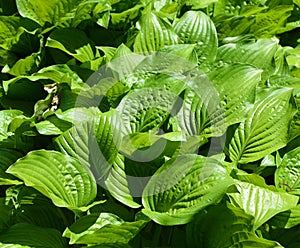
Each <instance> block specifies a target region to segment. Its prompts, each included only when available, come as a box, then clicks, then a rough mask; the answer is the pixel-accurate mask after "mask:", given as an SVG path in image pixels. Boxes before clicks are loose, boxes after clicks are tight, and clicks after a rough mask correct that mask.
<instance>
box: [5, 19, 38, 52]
mask: <svg viewBox="0 0 300 248" xmlns="http://www.w3.org/2000/svg"><path fill="white" fill-rule="evenodd" d="M37 27H38V25H37V24H36V23H34V22H32V21H30V20H28V19H26V18H21V17H18V16H0V47H2V48H4V49H5V50H11V51H12V52H18V53H21V54H24V52H25V53H26V52H27V53H31V52H33V50H32V49H36V47H31V46H27V47H26V45H29V44H30V42H31V41H32V38H33V37H32V35H31V34H32V32H31V31H34V30H35V29H36V28H37ZM35 40H36V39H35ZM37 40H39V39H37ZM24 48H26V49H27V51H24V50H23V51H22V49H24Z"/></svg>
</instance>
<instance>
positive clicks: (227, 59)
mask: <svg viewBox="0 0 300 248" xmlns="http://www.w3.org/2000/svg"><path fill="white" fill-rule="evenodd" d="M278 47H279V45H278V40H275V39H259V40H258V41H256V42H253V41H248V42H244V41H241V42H237V43H229V44H225V45H223V46H220V47H219V48H218V56H217V61H220V63H228V64H231V63H247V64H251V65H253V66H255V67H256V68H258V69H262V70H264V72H263V78H265V77H268V76H270V75H272V74H273V73H274V72H275V66H274V56H275V53H276V51H277V49H278Z"/></svg>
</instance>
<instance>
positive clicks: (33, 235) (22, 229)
mask: <svg viewBox="0 0 300 248" xmlns="http://www.w3.org/2000/svg"><path fill="white" fill-rule="evenodd" d="M0 243H5V244H13V245H15V246H12V247H24V246H28V247H45V248H53V247H57V248H65V247H66V241H65V239H64V238H62V237H61V233H60V232H59V231H58V230H56V229H52V228H42V227H38V226H34V225H31V224H27V223H18V224H15V225H13V226H12V227H10V228H9V229H7V230H6V232H3V233H1V234H0ZM18 245H22V246H18ZM0 247H5V246H2V245H0ZM7 247H9V246H7Z"/></svg>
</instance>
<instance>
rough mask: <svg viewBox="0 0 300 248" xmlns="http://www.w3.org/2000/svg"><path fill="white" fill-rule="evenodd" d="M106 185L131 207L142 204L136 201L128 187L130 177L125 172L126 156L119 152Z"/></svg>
mask: <svg viewBox="0 0 300 248" xmlns="http://www.w3.org/2000/svg"><path fill="white" fill-rule="evenodd" d="M105 185H106V187H107V189H108V191H109V192H110V193H111V195H112V196H113V197H114V198H115V199H117V200H118V201H120V202H122V203H123V204H124V205H126V206H129V207H131V208H139V207H140V206H141V205H140V204H138V203H136V202H135V201H134V199H133V197H132V195H131V193H130V189H129V187H128V179H127V175H126V172H125V157H124V156H123V155H121V154H118V155H117V157H116V159H115V161H114V163H113V165H112V169H111V171H110V174H109V176H108V178H107V180H106V181H105Z"/></svg>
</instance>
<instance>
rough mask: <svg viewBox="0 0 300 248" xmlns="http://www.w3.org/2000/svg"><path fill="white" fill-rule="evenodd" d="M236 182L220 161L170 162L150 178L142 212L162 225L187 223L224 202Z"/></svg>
mask: <svg viewBox="0 0 300 248" xmlns="http://www.w3.org/2000/svg"><path fill="white" fill-rule="evenodd" d="M232 183H233V180H232V179H231V178H230V176H229V175H228V174H227V172H226V170H225V169H224V168H223V167H221V166H220V165H218V161H217V160H214V159H210V158H206V157H202V156H199V155H191V154H190V155H182V156H179V157H177V158H176V159H172V160H169V161H167V162H166V163H165V164H164V165H163V166H162V167H161V168H160V169H158V170H157V171H156V173H155V174H154V175H153V176H152V177H151V178H150V180H149V182H148V184H147V185H146V187H145V189H144V192H143V206H144V207H145V209H143V210H142V212H143V213H144V214H145V215H147V216H148V217H150V218H151V219H152V220H154V221H155V222H157V223H159V224H161V225H179V224H185V223H188V222H189V221H191V219H192V218H193V216H194V214H196V213H197V212H199V211H200V210H201V209H204V208H205V207H207V206H209V205H211V204H214V203H217V202H218V201H220V200H221V199H222V197H223V195H224V193H225V192H226V190H227V188H228V186H229V185H231V184H232Z"/></svg>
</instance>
